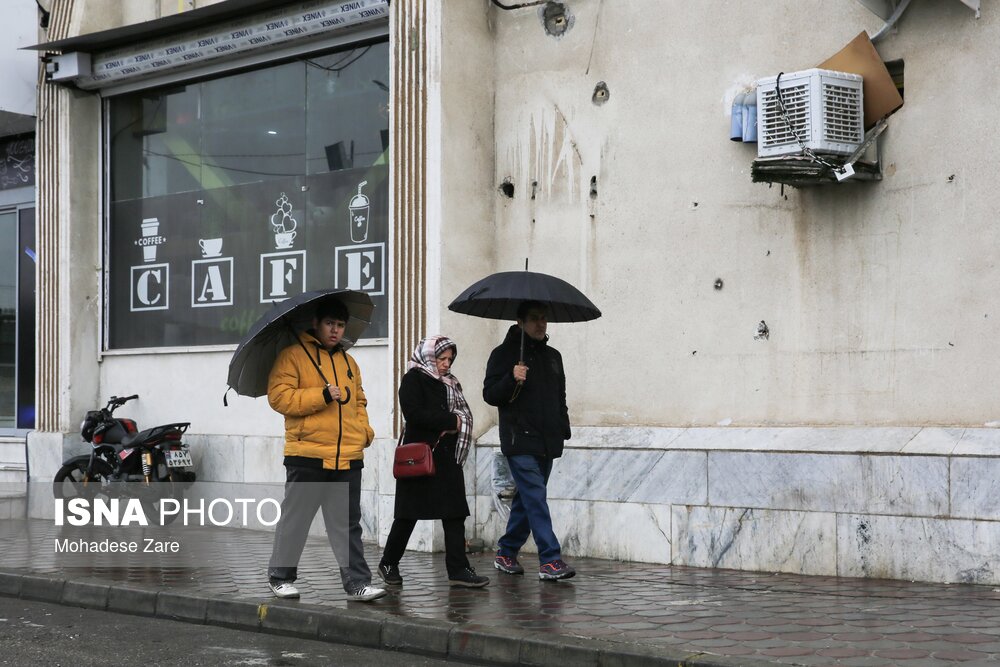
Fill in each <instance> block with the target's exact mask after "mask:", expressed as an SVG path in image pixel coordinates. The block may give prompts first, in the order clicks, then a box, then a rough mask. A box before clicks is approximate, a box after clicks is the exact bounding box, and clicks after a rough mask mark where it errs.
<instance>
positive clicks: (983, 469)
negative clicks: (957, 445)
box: [950, 457, 1000, 521]
mask: <svg viewBox="0 0 1000 667" xmlns="http://www.w3.org/2000/svg"><path fill="white" fill-rule="evenodd" d="M950 516H952V517H955V518H966V519H987V520H992V521H997V520H1000V458H966V457H954V458H952V459H951V513H950Z"/></svg>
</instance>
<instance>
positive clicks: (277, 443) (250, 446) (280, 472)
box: [196, 436, 285, 484]
mask: <svg viewBox="0 0 1000 667" xmlns="http://www.w3.org/2000/svg"><path fill="white" fill-rule="evenodd" d="M205 446H206V447H210V446H211V442H209V443H207V444H206V445H205ZM284 459H285V439H284V438H276V437H263V436H248V437H246V438H244V440H243V481H244V482H252V483H263V484H284V483H285V466H284V463H283V461H284ZM196 470H197V468H196ZM199 479H200V476H199Z"/></svg>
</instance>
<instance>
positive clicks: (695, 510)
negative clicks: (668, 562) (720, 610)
mask: <svg viewBox="0 0 1000 667" xmlns="http://www.w3.org/2000/svg"><path fill="white" fill-rule="evenodd" d="M672 512H673V515H672V518H671V528H672V530H671V545H672V562H673V564H674V565H690V566H694V567H720V568H732V569H736V570H759V571H765V572H796V573H800V574H818V575H832V574H835V573H836V571H837V563H836V557H837V533H836V528H837V520H836V516H835V515H834V514H831V513H826V512H787V511H776V510H754V509H745V508H723V507H690V506H680V505H675V506H674V507H673V508H672Z"/></svg>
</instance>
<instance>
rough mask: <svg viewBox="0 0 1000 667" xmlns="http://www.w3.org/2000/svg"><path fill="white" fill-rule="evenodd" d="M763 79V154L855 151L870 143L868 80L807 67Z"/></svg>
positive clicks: (759, 105)
mask: <svg viewBox="0 0 1000 667" xmlns="http://www.w3.org/2000/svg"><path fill="white" fill-rule="evenodd" d="M777 81H778V77H776V76H772V77H768V78H766V79H760V80H758V81H757V156H758V157H771V156H776V155H799V154H801V153H803V148H808V149H810V150H812V151H813V152H815V153H826V154H832V155H850V154H851V153H853V152H854V151H855V150H856V149H857V148H858V147H859V146H860V145H861V143H862V142H863V141H864V137H865V129H864V104H863V98H862V89H861V83H862V78H861V76H860V75H858V74H848V73H847V72H834V71H832V70H826V69H807V70H802V71H801V72H790V73H788V74H782V75H781V101H782V102H783V103H784V107H785V111H784V113H782V110H781V105H780V104H779V102H778V93H777V85H776V84H777Z"/></svg>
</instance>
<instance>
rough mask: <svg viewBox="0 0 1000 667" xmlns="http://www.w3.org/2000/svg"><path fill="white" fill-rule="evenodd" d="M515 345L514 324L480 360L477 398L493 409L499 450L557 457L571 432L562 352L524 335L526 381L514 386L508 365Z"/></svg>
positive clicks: (518, 332) (516, 349)
mask: <svg viewBox="0 0 1000 667" xmlns="http://www.w3.org/2000/svg"><path fill="white" fill-rule="evenodd" d="M520 349H521V328H520V327H519V326H517V325H516V324H515V325H513V326H512V327H511V328H510V329H509V330H508V331H507V337H506V338H505V339H504V341H503V343H501V344H500V345H499V346H497V347H496V349H494V350H493V353H492V354H490V360H489V361H488V362H487V363H486V379H485V380H484V381H483V399H484V400H485V401H486V402H487V403H489V404H490V405H495V406H496V407H497V408H499V412H500V449H501V451H503V453H504V454H505V455H507V456H514V455H517V454H533V455H535V456H547V457H549V458H558V457H560V456H562V451H563V441H565V440H569V438H570V435H571V433H570V427H569V410H568V409H567V407H566V374H565V372H564V371H563V363H562V355H561V354H559V351H558V350H556V349H555V348H553V347H550V346H549V344H548V337H546V338H545V340H543V341H537V340H535V339H533V338H530V337H528V336H525V338H524V363H525V364H526V365H527V366H528V379H527V381H525V383H524V384H523V385H521V387H520V389H518V385H517V382H516V381H515V380H514V365H515V364H516V363H517V361H518V359H519V358H520Z"/></svg>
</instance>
